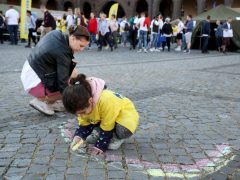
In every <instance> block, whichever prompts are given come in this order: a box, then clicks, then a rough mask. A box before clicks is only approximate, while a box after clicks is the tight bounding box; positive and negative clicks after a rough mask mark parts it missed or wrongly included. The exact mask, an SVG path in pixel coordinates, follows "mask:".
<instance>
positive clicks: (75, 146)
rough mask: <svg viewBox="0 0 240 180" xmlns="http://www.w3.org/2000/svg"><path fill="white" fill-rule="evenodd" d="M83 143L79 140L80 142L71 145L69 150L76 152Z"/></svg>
mask: <svg viewBox="0 0 240 180" xmlns="http://www.w3.org/2000/svg"><path fill="white" fill-rule="evenodd" d="M83 142H84V141H83V140H82V139H80V141H79V142H78V143H76V144H73V145H71V149H72V150H73V151H76V150H77V149H78V148H79V147H80V146H81V145H82V144H83Z"/></svg>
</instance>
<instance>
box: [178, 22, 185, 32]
mask: <svg viewBox="0 0 240 180" xmlns="http://www.w3.org/2000/svg"><path fill="white" fill-rule="evenodd" d="M183 28H184V24H183V22H182V21H179V23H178V33H183Z"/></svg>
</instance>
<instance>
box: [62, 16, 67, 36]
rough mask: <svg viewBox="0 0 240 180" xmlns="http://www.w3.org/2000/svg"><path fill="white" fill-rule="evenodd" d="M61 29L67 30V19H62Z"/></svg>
mask: <svg viewBox="0 0 240 180" xmlns="http://www.w3.org/2000/svg"><path fill="white" fill-rule="evenodd" d="M61 30H62V32H64V33H65V32H66V31H67V21H66V20H64V19H61Z"/></svg>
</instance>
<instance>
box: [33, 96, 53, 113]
mask: <svg viewBox="0 0 240 180" xmlns="http://www.w3.org/2000/svg"><path fill="white" fill-rule="evenodd" d="M29 105H30V106H32V107H33V108H34V109H36V110H38V111H40V112H41V113H43V114H46V115H48V116H52V115H54V111H53V110H52V109H51V108H50V107H49V106H48V104H47V103H45V102H43V101H40V100H38V99H37V98H35V99H33V100H31V101H30V102H29Z"/></svg>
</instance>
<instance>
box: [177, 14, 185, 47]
mask: <svg viewBox="0 0 240 180" xmlns="http://www.w3.org/2000/svg"><path fill="white" fill-rule="evenodd" d="M183 28H184V24H183V22H182V18H181V17H178V32H177V38H176V39H177V48H176V49H175V51H181V49H182V48H181V46H182V36H183Z"/></svg>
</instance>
